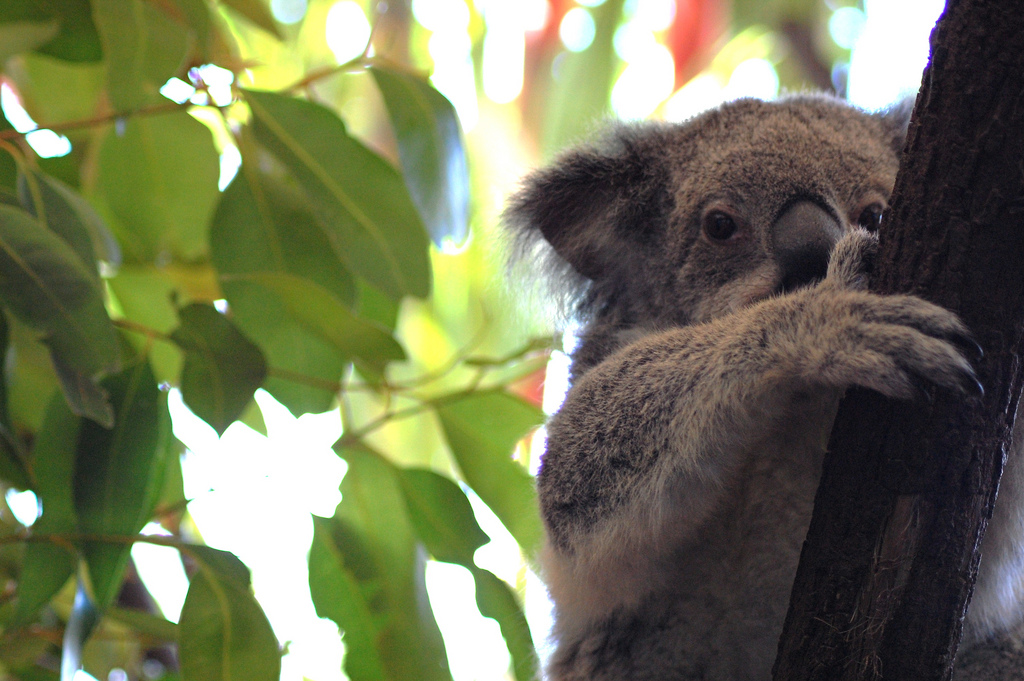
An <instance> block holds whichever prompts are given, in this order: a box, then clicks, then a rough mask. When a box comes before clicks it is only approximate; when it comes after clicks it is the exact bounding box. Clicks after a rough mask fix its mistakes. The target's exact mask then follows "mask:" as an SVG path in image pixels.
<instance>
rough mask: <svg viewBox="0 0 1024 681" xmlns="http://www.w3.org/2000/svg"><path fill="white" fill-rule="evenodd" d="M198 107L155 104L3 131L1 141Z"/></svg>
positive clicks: (168, 103) (189, 104)
mask: <svg viewBox="0 0 1024 681" xmlns="http://www.w3.org/2000/svg"><path fill="white" fill-rule="evenodd" d="M193 106H197V105H196V104H192V103H191V102H186V103H184V104H178V103H177V102H162V103H160V104H153V105H152V106H147V107H143V108H141V109H136V110H135V111H115V112H111V113H106V114H101V115H99V116H92V117H90V118H79V119H76V120H72V121H62V122H59V123H45V124H41V125H36V127H35V128H34V129H32V130H26V131H25V132H18V131H17V130H3V131H0V140H11V139H21V138H23V137H25V135H27V134H29V133H31V132H35V131H36V130H53V131H54V132H58V131H62V130H79V129H81V128H94V127H97V126H100V125H105V124H107V123H112V122H114V121H116V120H118V119H120V118H131V117H133V116H152V115H156V114H161V113H167V112H170V111H177V110H178V109H188V108H190V107H193Z"/></svg>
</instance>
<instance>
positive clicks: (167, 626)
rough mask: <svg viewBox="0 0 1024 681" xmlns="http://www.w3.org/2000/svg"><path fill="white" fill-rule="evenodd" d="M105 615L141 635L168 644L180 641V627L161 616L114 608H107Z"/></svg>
mask: <svg viewBox="0 0 1024 681" xmlns="http://www.w3.org/2000/svg"><path fill="white" fill-rule="evenodd" d="M103 614H104V616H106V617H109V618H110V619H112V620H114V621H115V622H120V623H121V624H127V625H128V626H129V627H131V628H132V629H134V630H135V631H137V632H139V633H140V634H145V635H147V636H151V637H153V638H155V639H157V640H160V641H166V642H168V643H176V642H177V640H178V625H177V624H175V623H174V622H171V621H169V620H166V619H164V618H163V617H160V616H159V615H151V614H149V613H148V612H142V611H141V610H128V609H126V608H117V607H114V606H111V607H109V608H107V610H106V612H104V613H103Z"/></svg>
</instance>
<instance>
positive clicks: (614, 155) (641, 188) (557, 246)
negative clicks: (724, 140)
mask: <svg viewBox="0 0 1024 681" xmlns="http://www.w3.org/2000/svg"><path fill="white" fill-rule="evenodd" d="M662 137H663V135H662V134H661V128H659V127H658V126H657V125H655V124H646V125H637V126H619V127H617V128H615V129H613V130H612V132H611V134H609V135H608V136H607V137H606V139H605V141H604V143H603V144H599V145H597V146H595V147H592V148H588V149H582V150H574V151H571V152H569V153H567V154H564V155H563V156H562V157H561V158H559V159H558V160H556V162H555V163H554V164H553V165H552V166H550V167H549V168H546V169H544V170H541V171H538V172H536V173H534V174H533V175H531V176H529V177H528V178H527V179H526V181H525V182H524V185H523V188H522V189H521V190H520V191H519V192H518V193H517V194H516V195H515V196H513V197H512V200H511V202H510V203H509V207H508V209H507V210H506V211H505V214H504V220H505V222H506V224H508V225H509V226H511V227H512V228H513V230H514V231H516V232H518V236H519V238H520V241H521V242H523V241H525V242H530V241H531V240H532V241H535V240H536V238H537V237H538V236H541V237H543V238H544V240H546V241H547V242H548V243H549V244H550V245H551V246H552V247H553V248H554V250H555V252H557V253H558V255H559V256H561V257H562V259H564V260H565V261H566V262H567V263H569V265H571V266H572V268H573V269H574V270H575V271H576V272H577V273H578V274H581V275H583V276H584V277H586V278H588V279H590V280H592V281H595V282H597V281H602V280H605V279H608V278H609V277H613V276H614V275H615V273H616V272H618V271H620V270H621V269H622V268H623V267H628V266H629V263H627V262H625V261H626V260H628V256H629V254H638V253H639V252H641V251H643V250H646V249H645V248H644V247H645V246H650V245H652V244H654V243H656V242H657V241H658V240H659V237H660V235H661V234H662V233H663V232H664V225H665V218H666V217H667V215H668V212H669V210H670V209H671V200H672V198H671V195H670V193H669V191H668V175H669V169H668V167H667V164H666V162H665V161H664V156H663V150H664V145H663V144H661V143H659V140H660V139H661V138H662ZM521 250H527V249H521Z"/></svg>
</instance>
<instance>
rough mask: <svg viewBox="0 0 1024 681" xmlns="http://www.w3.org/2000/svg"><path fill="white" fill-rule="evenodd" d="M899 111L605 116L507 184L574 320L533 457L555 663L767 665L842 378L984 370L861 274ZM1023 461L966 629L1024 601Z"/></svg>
mask: <svg viewBox="0 0 1024 681" xmlns="http://www.w3.org/2000/svg"><path fill="white" fill-rule="evenodd" d="M908 116H909V107H908V106H903V107H900V108H898V109H895V110H892V111H888V112H883V113H880V114H868V113H865V112H862V111H859V110H857V109H854V108H852V107H850V106H848V105H846V104H844V103H843V102H841V101H839V100H836V99H833V98H829V97H825V96H798V97H790V98H785V99H781V100H779V101H776V102H772V103H766V102H761V101H757V100H738V101H735V102H732V103H730V104H726V105H723V106H722V107H720V108H718V109H714V110H712V111H709V112H706V113H704V114H702V115H700V116H698V117H696V118H694V119H692V120H690V121H687V122H685V123H682V124H678V125H669V124H662V123H648V124H640V125H617V126H613V127H612V128H611V129H610V130H608V131H607V133H606V134H605V135H604V136H603V138H602V139H600V140H598V141H597V142H595V143H594V144H593V145H591V146H587V147H582V148H578V149H574V150H571V151H568V152H566V153H564V154H563V155H562V156H561V157H560V158H558V159H557V160H556V161H555V163H554V164H553V165H551V166H550V167H548V168H544V169H541V170H538V171H536V172H535V173H533V174H532V175H530V176H529V177H528V178H527V179H526V180H525V182H524V184H523V187H522V189H521V190H520V191H519V192H518V193H517V194H515V195H514V196H513V197H512V198H511V200H510V202H509V206H508V209H507V210H506V213H505V223H506V225H507V227H508V229H509V230H510V231H511V232H512V233H513V235H514V236H515V238H516V239H517V241H518V246H519V247H518V248H517V249H516V250H517V252H518V253H521V254H530V256H529V257H531V258H534V257H536V256H537V255H538V254H541V255H545V254H546V256H545V257H539V258H536V260H535V262H536V265H537V267H538V268H539V270H540V272H539V274H541V275H545V276H548V277H549V278H550V280H551V281H552V282H556V283H555V284H554V285H555V286H556V288H557V287H561V289H562V290H560V291H559V294H560V297H561V298H564V299H566V300H572V301H574V302H573V305H574V307H573V309H572V310H571V313H572V314H574V315H575V316H576V317H577V319H578V320H579V321H580V323H581V329H582V330H581V333H580V342H579V345H578V347H577V349H576V351H575V352H574V355H573V365H572V386H571V389H570V390H569V393H568V396H567V397H566V401H565V404H564V405H563V406H562V408H561V410H560V411H559V412H558V413H557V414H556V415H555V416H554V417H552V419H551V422H550V423H549V425H548V448H547V452H546V454H545V456H544V459H543V462H542V466H541V470H540V474H539V476H538V490H539V497H540V504H541V510H542V514H543V518H544V522H545V527H546V531H547V542H546V547H545V550H544V555H543V559H542V563H543V566H544V570H545V579H546V581H547V583H548V587H549V591H550V594H551V597H552V599H553V601H554V605H555V625H554V632H553V636H554V638H555V642H556V650H555V652H554V654H553V657H552V659H551V661H550V664H549V668H548V674H549V677H550V678H551V679H553V680H556V681H570V680H572V681H577V680H578V681H583V680H588V681H604V680H607V681H612V680H614V681H640V680H647V679H650V680H652V681H653V680H655V679H657V680H658V681H666V680H673V679H723V680H724V679H728V680H730V681H741V680H744V679H757V680H759V681H764V680H765V679H768V678H769V677H770V673H771V666H772V663H773V661H774V657H775V652H776V649H777V645H778V637H779V633H780V631H781V628H782V624H783V620H784V618H785V615H786V610H787V607H788V602H789V594H790V589H791V587H792V582H793V576H794V573H795V570H796V565H797V561H798V558H799V554H800V547H801V544H802V542H803V539H804V535H805V533H806V530H807V525H808V522H809V520H810V514H811V509H812V504H813V499H814V494H815V490H816V488H817V484H818V478H819V475H820V468H821V461H822V456H823V450H824V446H825V443H826V442H827V438H828V433H829V431H830V429H831V425H832V420H833V418H834V416H835V410H836V405H837V403H838V400H839V398H840V397H841V396H842V394H843V392H844V391H845V390H846V389H847V388H848V387H849V386H853V385H856V386H862V387H866V388H870V389H872V390H877V391H879V392H881V393H883V394H885V395H888V396H891V397H894V398H905V399H911V398H913V397H915V395H917V393H918V392H919V388H918V386H919V385H920V384H921V382H922V381H925V382H930V383H933V384H937V385H939V386H942V387H944V388H947V389H950V390H954V391H959V392H962V393H972V392H975V391H976V390H977V389H978V387H979V386H978V382H977V379H976V377H975V375H974V372H973V370H972V368H971V365H970V363H969V362H968V361H967V359H965V358H964V357H963V356H962V354H961V352H960V350H959V349H958V348H961V347H965V346H969V344H970V341H969V340H968V338H969V333H968V330H967V329H966V328H964V325H963V324H962V323H961V322H960V320H959V319H958V318H957V317H956V316H955V315H953V314H952V313H950V312H949V311H947V310H944V309H942V308H940V307H937V306H935V305H932V304H930V303H927V302H925V301H923V300H920V299H918V298H914V297H910V296H878V295H875V294H871V293H868V292H867V291H866V290H865V283H866V280H867V277H866V272H867V270H868V268H869V267H870V266H871V263H872V262H873V261H874V254H875V250H876V243H877V242H876V238H875V235H874V233H873V232H874V230H875V229H877V225H878V220H879V218H880V216H881V213H882V210H883V209H884V208H885V206H886V202H887V201H888V198H889V194H890V191H891V189H892V184H893V180H894V177H895V174H896V170H897V166H898V162H899V151H900V149H901V148H902V145H903V139H904V136H905V131H906V124H907V118H908ZM1018 422H1020V421H1018ZM1016 439H1017V440H1018V441H1019V438H1016ZM1019 468H1020V466H1019V465H1018V464H1017V462H1016V457H1011V460H1010V462H1009V463H1008V464H1007V468H1006V472H1005V474H1004V478H1003V483H1002V485H1001V489H1000V500H999V504H997V507H996V514H995V517H993V519H992V522H991V524H990V528H989V531H988V535H987V536H986V539H985V545H984V559H983V560H982V563H981V569H980V573H979V580H978V585H977V588H976V591H975V596H974V602H973V605H972V606H971V610H970V613H969V617H968V625H967V636H968V639H969V640H971V641H974V642H977V641H981V640H982V639H984V638H986V637H990V636H994V635H999V634H1002V633H1004V632H1006V631H1007V630H1008V629H1010V628H1011V627H1013V626H1015V625H1016V624H1017V623H1018V621H1019V619H1020V614H1021V611H1022V607H1021V598H1022V597H1021V594H1020V591H1021V579H1020V576H1021V574H1022V570H1024V567H1022V564H1024V547H1022V541H1021V528H1022V527H1024V514H1022V512H1021V504H1020V503H1019V502H1018V500H1019V499H1020V498H1021V496H1022V493H1021V492H1020V490H1022V489H1024V472H1022V471H1020V470H1018V469H1019ZM963 678H968V677H963ZM970 678H975V677H970ZM977 678H986V679H988V678H1001V677H995V676H991V675H983V676H980V677H977ZM1007 678H1010V677H1007ZM1013 678H1016V677H1013Z"/></svg>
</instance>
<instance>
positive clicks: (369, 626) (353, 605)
mask: <svg viewBox="0 0 1024 681" xmlns="http://www.w3.org/2000/svg"><path fill="white" fill-rule="evenodd" d="M332 526H333V522H332V520H331V519H330V518H319V517H317V516H313V543H312V545H310V547H309V591H310V594H311V595H312V598H313V604H314V606H315V608H316V614H317V615H318V616H319V617H327V618H329V619H331V620H332V621H334V622H336V623H337V624H338V626H339V627H341V629H342V631H343V633H344V641H345V651H346V655H345V673H346V674H347V675H348V677H349V678H350V679H352V681H387V679H388V675H387V672H386V671H385V668H384V662H383V661H382V660H381V655H380V652H379V651H378V649H377V641H378V640H379V639H378V635H379V631H378V630H379V628H380V627H379V625H378V623H377V620H378V618H375V617H374V614H373V611H372V609H371V607H370V602H369V599H368V596H370V595H372V594H370V593H367V591H368V590H367V589H365V588H364V587H362V586H361V585H360V583H359V579H358V578H357V577H356V576H355V574H353V572H352V570H351V569H350V568H348V567H347V566H346V564H345V556H344V554H343V553H342V552H341V550H340V549H339V548H338V546H337V545H336V544H335V543H334V538H333V537H332Z"/></svg>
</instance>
